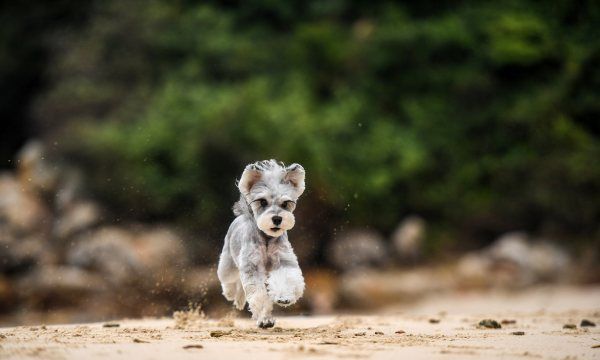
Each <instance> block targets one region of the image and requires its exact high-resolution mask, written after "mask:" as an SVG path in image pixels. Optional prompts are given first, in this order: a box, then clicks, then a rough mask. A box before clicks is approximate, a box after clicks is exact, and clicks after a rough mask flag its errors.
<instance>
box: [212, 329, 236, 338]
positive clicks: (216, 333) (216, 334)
mask: <svg viewBox="0 0 600 360" xmlns="http://www.w3.org/2000/svg"><path fill="white" fill-rule="evenodd" d="M230 333H231V331H222V330H215V331H211V332H210V336H211V337H221V336H224V335H229V334H230Z"/></svg>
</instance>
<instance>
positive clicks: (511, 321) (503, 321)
mask: <svg viewBox="0 0 600 360" xmlns="http://www.w3.org/2000/svg"><path fill="white" fill-rule="evenodd" d="M516 323H517V320H507V319H504V320H502V321H500V324H502V325H509V324H516Z"/></svg>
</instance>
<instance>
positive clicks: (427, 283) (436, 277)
mask: <svg viewBox="0 0 600 360" xmlns="http://www.w3.org/2000/svg"><path fill="white" fill-rule="evenodd" d="M455 286H456V280H455V276H454V274H453V273H452V272H449V271H446V270H445V269H443V268H441V267H437V268H420V269H414V270H405V271H400V270H390V271H374V270H361V271H351V272H348V273H345V274H344V275H343V276H342V278H341V286H340V294H341V297H342V301H343V302H344V303H345V304H346V305H349V306H353V307H360V308H376V307H380V306H384V305H388V304H394V303H399V302H410V301H415V300H417V299H420V298H422V297H424V296H427V295H431V294H435V293H440V292H443V291H450V290H452V289H453V288H455Z"/></svg>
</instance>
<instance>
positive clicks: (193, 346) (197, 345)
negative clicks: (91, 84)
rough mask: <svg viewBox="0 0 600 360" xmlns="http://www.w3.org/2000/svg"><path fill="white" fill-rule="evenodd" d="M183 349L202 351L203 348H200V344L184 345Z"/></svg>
mask: <svg viewBox="0 0 600 360" xmlns="http://www.w3.org/2000/svg"><path fill="white" fill-rule="evenodd" d="M183 348H184V349H204V346H202V345H200V344H191V345H185V346H184V347H183Z"/></svg>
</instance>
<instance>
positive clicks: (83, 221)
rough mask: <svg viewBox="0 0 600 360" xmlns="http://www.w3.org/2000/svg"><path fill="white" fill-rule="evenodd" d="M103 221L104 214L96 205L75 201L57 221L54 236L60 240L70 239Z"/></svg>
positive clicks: (89, 202)
mask: <svg viewBox="0 0 600 360" xmlns="http://www.w3.org/2000/svg"><path fill="white" fill-rule="evenodd" d="M101 219H102V214H101V211H100V208H99V207H98V205H96V203H94V202H91V201H84V200H79V201H73V202H71V203H70V204H69V206H66V207H65V208H64V210H63V212H62V214H61V215H60V216H59V218H58V219H56V220H55V222H54V229H53V235H54V236H55V237H56V238H58V239H68V238H69V237H71V236H73V235H75V234H77V233H80V232H81V231H83V230H86V229H89V228H91V227H93V226H95V225H97V224H98V223H100V221H101Z"/></svg>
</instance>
